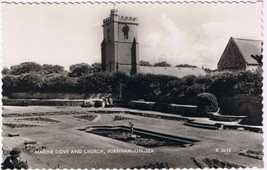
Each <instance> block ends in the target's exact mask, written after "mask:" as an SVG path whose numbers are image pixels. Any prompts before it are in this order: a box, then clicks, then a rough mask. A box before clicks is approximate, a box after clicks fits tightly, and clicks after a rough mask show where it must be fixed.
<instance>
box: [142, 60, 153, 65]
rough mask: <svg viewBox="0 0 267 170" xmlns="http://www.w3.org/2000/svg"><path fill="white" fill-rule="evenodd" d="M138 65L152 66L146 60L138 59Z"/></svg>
mask: <svg viewBox="0 0 267 170" xmlns="http://www.w3.org/2000/svg"><path fill="white" fill-rule="evenodd" d="M139 64H140V66H152V64H150V63H149V62H148V61H144V60H140V61H139Z"/></svg>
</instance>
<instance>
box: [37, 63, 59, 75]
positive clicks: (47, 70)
mask: <svg viewBox="0 0 267 170" xmlns="http://www.w3.org/2000/svg"><path fill="white" fill-rule="evenodd" d="M52 73H64V67H62V66H60V65H51V64H44V65H43V66H42V74H52Z"/></svg>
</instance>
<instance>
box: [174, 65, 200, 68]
mask: <svg viewBox="0 0 267 170" xmlns="http://www.w3.org/2000/svg"><path fill="white" fill-rule="evenodd" d="M175 67H188V68H197V66H194V65H190V64H178V65H176V66H175Z"/></svg>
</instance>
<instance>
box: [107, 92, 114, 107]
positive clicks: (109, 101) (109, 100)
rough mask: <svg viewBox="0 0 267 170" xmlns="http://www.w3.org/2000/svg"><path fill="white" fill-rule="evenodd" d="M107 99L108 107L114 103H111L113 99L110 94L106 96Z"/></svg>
mask: <svg viewBox="0 0 267 170" xmlns="http://www.w3.org/2000/svg"><path fill="white" fill-rule="evenodd" d="M107 100H108V106H109V107H113V106H114V104H113V99H112V97H111V95H109V96H108V99H107Z"/></svg>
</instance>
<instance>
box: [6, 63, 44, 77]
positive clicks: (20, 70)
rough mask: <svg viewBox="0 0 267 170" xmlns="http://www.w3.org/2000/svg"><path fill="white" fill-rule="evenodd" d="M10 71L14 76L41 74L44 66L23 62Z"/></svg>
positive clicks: (12, 67)
mask: <svg viewBox="0 0 267 170" xmlns="http://www.w3.org/2000/svg"><path fill="white" fill-rule="evenodd" d="M10 70H11V74H13V75H21V74H25V73H30V72H40V71H41V70H42V66H41V65H40V64H38V63H35V62H23V63H21V64H19V65H14V66H11V68H10Z"/></svg>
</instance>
